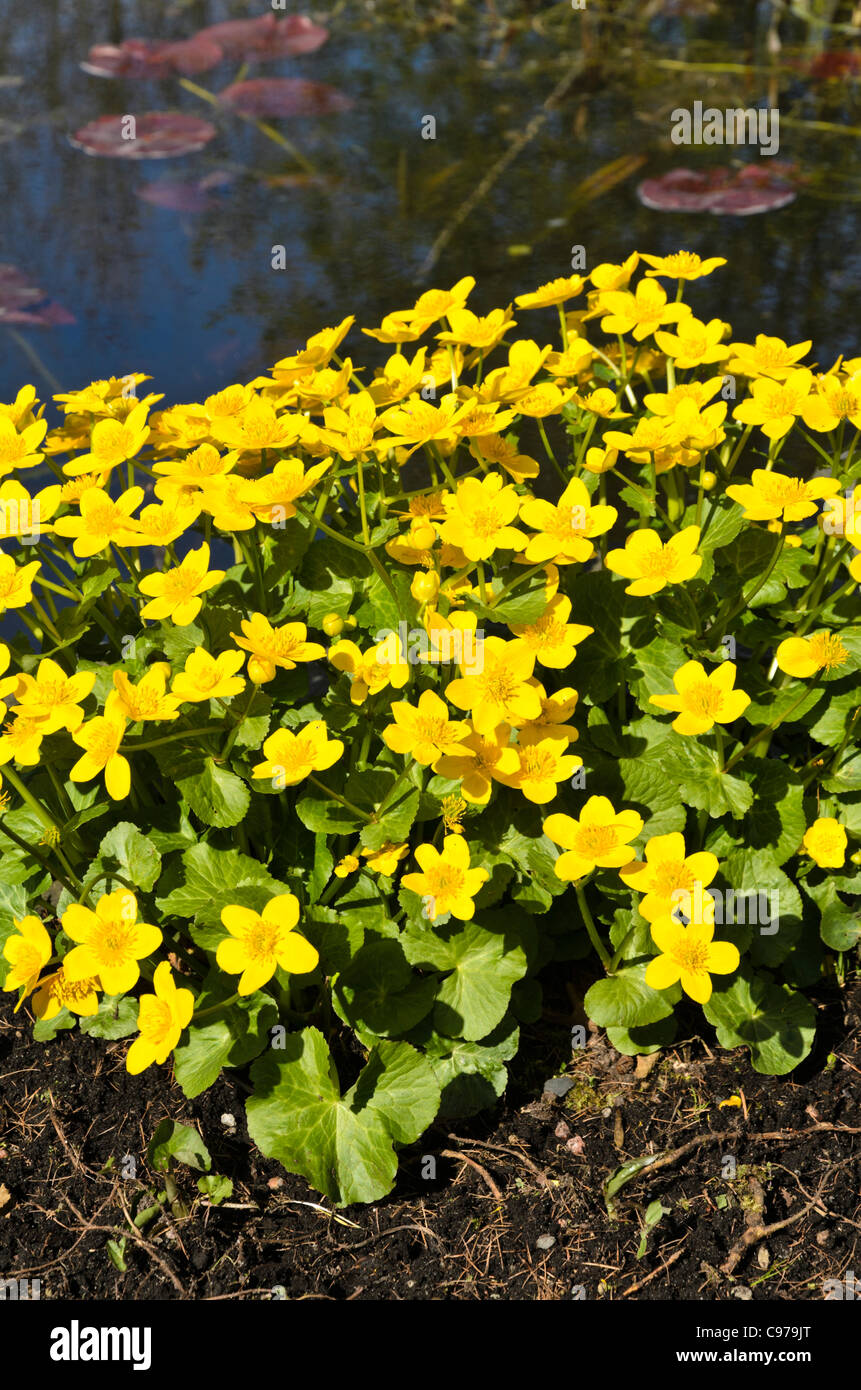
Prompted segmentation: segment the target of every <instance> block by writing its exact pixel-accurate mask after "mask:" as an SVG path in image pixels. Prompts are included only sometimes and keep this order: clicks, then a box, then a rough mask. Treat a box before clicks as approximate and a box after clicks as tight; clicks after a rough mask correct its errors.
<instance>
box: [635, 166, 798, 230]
mask: <svg viewBox="0 0 861 1390" xmlns="http://www.w3.org/2000/svg"><path fill="white" fill-rule="evenodd" d="M793 172H794V170H793V166H792V165H789V164H783V163H781V164H775V163H770V164H769V166H768V167H767V168H766V167H764V166H761V165H756V164H746V165H745V166H744V167H743V168H741V169H731V168H727V167H726V166H723V165H721V166H718V167H716V168H713V169H706V170H696V169H671V170H670V171H669V173H667V174H663V175H662V176H661V177H660V178H657V179H644V180H643V182H642V183H641V184H640V185H639V186H638V188H637V197H638V198H639V199H640V202H641V203H643V205H644V206H645V207H647V208H653V209H654V210H655V211H656V212H711V213H714V214H715V215H718V216H720V215H723V216H727V215H729V216H734V217H749V216H751V215H752V214H753V213H758V212H776V211H777V209H778V208H783V207H786V206H787V204H788V203H791V202H792V201H793V200H794V198H795V197H796V196H797V191H798V190H797V183H796V182H795V181H794V180H793V178H792V174H793Z"/></svg>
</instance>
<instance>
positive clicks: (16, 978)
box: [3, 917, 54, 1011]
mask: <svg viewBox="0 0 861 1390" xmlns="http://www.w3.org/2000/svg"><path fill="white" fill-rule="evenodd" d="M12 921H13V922H14V924H15V932H17V935H15V934H14V933H13V934H12V935H11V936H8V937H7V938H6V944H5V945H4V947H3V958H4V960H7V961H8V962H9V964H10V965H11V967H12V969H11V970H10V971H9V972H8V974H7V976H6V983H5V984H4V986H3V988H4V990H6V992H7V993H11V992H12V991H13V990H16V989H23V991H24V993H23V995H22V996H21V999H20V1000H19V1002H18V1004H17V1005H16V1006H15V1007H16V1011H17V1009H19V1008H20V1007H21V1004H23V1002H24V1000H25V999H26V998H27V996H28V995H29V994H32V993H33V990H34V989H35V988H36V985H37V983H38V981H39V974H40V972H41V971H42V969H43V968H44V966H46V965H47V964H48V961H49V960H50V959H51V956H52V955H53V954H54V946H53V943H52V941H51V938H50V936H49V935H48V932H47V930H46V929H45V925H44V923H43V922H42V921H41V919H40V918H38V917H22V918H20V920H19V918H17V917H13V918H12Z"/></svg>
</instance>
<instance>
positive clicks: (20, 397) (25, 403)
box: [0, 386, 39, 429]
mask: <svg viewBox="0 0 861 1390" xmlns="http://www.w3.org/2000/svg"><path fill="white" fill-rule="evenodd" d="M38 404H39V402H38V399H37V397H36V388H35V386H22V387H21V390H20V391H19V392H18V394H17V396H16V397H15V399H14V401H13V402H12V404H11V405H2V404H0V415H2V416H4V417H5V418H6V419H7V420H11V421H12V424H13V425H14V426H15V428H16V429H17V428H19V426H20V425H21V423H22V422H23V421H24V420H25V419H27V418H30V419H32V416H33V407H34V406H36V405H38Z"/></svg>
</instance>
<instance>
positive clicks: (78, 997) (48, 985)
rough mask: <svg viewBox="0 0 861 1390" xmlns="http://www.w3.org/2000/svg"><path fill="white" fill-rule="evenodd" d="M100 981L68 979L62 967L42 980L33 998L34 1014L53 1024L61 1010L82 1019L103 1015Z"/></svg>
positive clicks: (94, 979)
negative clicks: (100, 1009)
mask: <svg viewBox="0 0 861 1390" xmlns="http://www.w3.org/2000/svg"><path fill="white" fill-rule="evenodd" d="M99 988H100V986H99V981H98V979H96V978H95V977H94V976H93V977H91V978H90V979H88V980H74V981H73V980H67V979H66V972H65V970H64V969H63V967H62V966H60V969H59V970H58V971H57V972H56V973H55V974H54V975H46V976H45V977H44V979H42V980H40V981H39V986H38V988H37V990H36V992H35V994H34V995H33V1013H34V1014H35V1015H36V1017H37V1018H38V1019H39V1021H40V1022H44V1023H50V1021H51V1019H52V1018H56V1017H57V1014H58V1013H60V1011H61V1009H68V1010H69V1013H70V1014H78V1015H79V1016H80V1017H82V1018H92V1017H93V1014H97V1013H98V1012H99V996H98V990H99Z"/></svg>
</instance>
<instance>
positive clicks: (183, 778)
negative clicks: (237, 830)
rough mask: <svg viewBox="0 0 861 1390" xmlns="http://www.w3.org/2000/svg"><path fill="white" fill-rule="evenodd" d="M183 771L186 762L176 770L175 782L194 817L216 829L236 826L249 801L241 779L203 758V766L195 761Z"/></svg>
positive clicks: (210, 758) (242, 816)
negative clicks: (188, 768) (189, 767)
mask: <svg viewBox="0 0 861 1390" xmlns="http://www.w3.org/2000/svg"><path fill="white" fill-rule="evenodd" d="M185 768H186V764H185V763H184V764H183V765H182V767H180V768H178V770H177V776H176V778H175V781H176V786H177V787H178V789H179V791H180V793H181V794H182V796H183V797H184V798H185V800H186V801H187V803H188V805H189V806H190V807H191V809H192V811H193V812H194V814H195V815H196V816H197V817H198V818H199V819H200V820H202V821H203V822H204V824H205V825H214V826H216V827H218V828H219V829H224V828H225V827H227V826H231V825H238V824H239V822H240V821H241V820H242V819H243V818H244V816H245V813H246V812H247V810H248V803H249V801H250V800H251V796H250V793H249V791H248V787H247V786H246V785H245V783H244V782H243V781H242V779H241V777H237V776H236V774H235V773H233V772H231V771H230V770H229V769H228V768H226V767H223V766H221V765H220V764H219V763H217V762H216V761H215V759H214V758H212V757H207V758H205V759H204V760H203V763H202V764H201V763H200V762H198V761H197V760H196V759H195V760H194V762H193V763H192V766H191V769H190V770H188V771H186V770H185Z"/></svg>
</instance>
